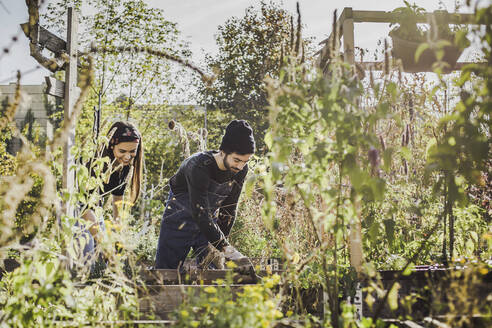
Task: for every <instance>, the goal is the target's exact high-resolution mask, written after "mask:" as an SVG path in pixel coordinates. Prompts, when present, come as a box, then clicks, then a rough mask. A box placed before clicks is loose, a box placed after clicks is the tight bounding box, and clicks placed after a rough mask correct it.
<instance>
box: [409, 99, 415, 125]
mask: <svg viewBox="0 0 492 328" xmlns="http://www.w3.org/2000/svg"><path fill="white" fill-rule="evenodd" d="M408 114H409V115H410V121H413V114H414V112H413V99H412V98H410V99H409V100H408Z"/></svg>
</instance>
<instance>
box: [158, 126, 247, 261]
mask: <svg viewBox="0 0 492 328" xmlns="http://www.w3.org/2000/svg"><path fill="white" fill-rule="evenodd" d="M254 151H255V140H254V138H253V130H252V129H251V127H250V125H249V124H248V123H247V122H246V121H244V120H233V121H232V122H230V123H229V125H228V126H227V128H226V131H225V134H224V136H223V137H222V142H221V145H220V148H219V151H205V152H201V153H197V154H194V155H192V156H190V157H189V158H187V159H186V160H184V161H183V163H182V164H181V166H180V168H179V170H178V172H177V173H176V174H175V175H174V176H173V177H172V178H171V179H170V181H169V185H170V193H169V198H168V201H167V204H166V210H165V211H164V215H163V218H162V223H161V231H160V234H159V242H158V246H157V254H156V263H155V267H156V269H176V268H178V267H179V266H181V265H182V264H183V262H184V260H185V258H186V257H187V255H188V253H189V251H190V249H193V252H194V255H195V256H196V257H197V260H198V263H201V262H202V260H203V259H204V257H205V256H206V255H207V254H208V252H209V251H210V250H211V249H212V247H211V246H213V247H215V248H216V249H217V250H218V251H219V252H220V253H219V255H220V256H221V257H222V258H224V259H225V260H227V261H233V262H235V263H236V264H238V265H239V267H240V268H243V269H244V268H250V267H251V262H250V261H249V259H248V258H247V257H245V256H244V255H242V254H241V253H240V252H239V251H237V250H236V249H235V248H234V247H233V246H231V245H229V243H228V241H227V237H228V236H229V233H230V231H231V228H232V226H233V224H234V220H235V217H236V207H237V201H238V199H239V195H240V193H241V189H242V186H243V182H244V178H245V177H246V174H247V173H248V164H247V163H248V161H249V159H250V158H251V156H252V155H253V153H254Z"/></svg>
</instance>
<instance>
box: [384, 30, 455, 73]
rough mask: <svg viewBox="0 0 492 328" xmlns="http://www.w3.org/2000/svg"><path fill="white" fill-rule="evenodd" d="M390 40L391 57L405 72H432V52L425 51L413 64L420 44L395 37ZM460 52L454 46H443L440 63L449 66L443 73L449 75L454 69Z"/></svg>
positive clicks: (433, 58) (433, 60)
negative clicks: (391, 46)
mask: <svg viewBox="0 0 492 328" xmlns="http://www.w3.org/2000/svg"><path fill="white" fill-rule="evenodd" d="M391 39H392V40H393V57H394V58H397V59H400V60H401V62H402V65H403V70H404V71H405V72H409V73H416V72H432V71H433V70H432V65H433V64H434V63H435V62H436V61H437V58H436V55H435V53H434V51H433V50H431V49H429V48H427V49H425V50H424V51H423V52H422V54H421V55H420V57H419V61H418V62H415V52H416V51H417V48H418V47H419V45H420V44H421V43H420V42H415V41H408V40H404V39H401V38H399V37H396V36H391ZM462 52H463V50H462V49H460V48H458V47H456V46H454V45H450V46H444V57H443V58H442V61H444V62H445V63H447V64H448V65H449V67H446V68H445V69H444V73H449V72H451V71H452V70H453V69H454V67H455V66H456V62H457V61H458V58H459V57H460V56H461V53H462Z"/></svg>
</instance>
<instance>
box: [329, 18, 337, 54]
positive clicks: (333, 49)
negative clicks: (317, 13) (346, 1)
mask: <svg viewBox="0 0 492 328" xmlns="http://www.w3.org/2000/svg"><path fill="white" fill-rule="evenodd" d="M332 35H333V38H332V40H331V41H332V43H331V51H330V53H331V56H333V57H334V54H335V51H336V48H337V40H338V29H337V10H336V9H335V11H333V32H332ZM333 57H331V58H333Z"/></svg>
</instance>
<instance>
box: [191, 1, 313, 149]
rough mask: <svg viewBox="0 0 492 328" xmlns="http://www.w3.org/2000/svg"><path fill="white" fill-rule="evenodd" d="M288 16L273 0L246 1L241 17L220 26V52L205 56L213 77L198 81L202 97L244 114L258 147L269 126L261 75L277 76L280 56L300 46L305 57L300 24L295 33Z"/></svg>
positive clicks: (213, 104) (208, 102)
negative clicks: (207, 81)
mask: <svg viewBox="0 0 492 328" xmlns="http://www.w3.org/2000/svg"><path fill="white" fill-rule="evenodd" d="M292 20H293V17H292V15H291V14H290V13H288V12H287V11H285V10H284V9H282V8H281V7H280V5H278V4H276V3H274V2H269V3H267V2H264V1H262V2H261V3H260V5H259V8H258V9H256V8H255V7H253V6H251V7H248V8H247V9H246V13H245V15H244V17H241V18H237V17H232V18H230V19H229V20H227V21H226V23H225V24H224V25H221V26H219V31H218V33H217V37H216V42H217V46H218V48H219V51H218V54H217V55H216V56H211V55H209V56H207V57H206V59H205V61H206V63H207V66H208V68H209V70H210V71H211V72H213V73H214V74H215V75H216V79H215V80H214V81H213V83H212V85H207V84H201V85H199V94H200V97H201V99H200V101H201V103H202V104H204V105H205V106H207V107H211V108H218V109H221V110H224V111H226V112H228V113H230V114H232V115H233V116H234V117H237V118H240V119H246V120H248V121H249V122H250V123H251V124H252V126H253V130H254V132H255V136H256V140H257V143H258V146H259V148H262V147H263V136H264V134H265V132H266V129H267V127H268V125H267V124H268V120H267V116H268V109H267V105H268V100H267V97H268V96H267V90H266V88H265V81H264V80H265V78H269V77H270V78H277V77H278V74H279V72H280V68H281V66H282V65H283V59H284V56H288V55H290V54H300V53H301V52H302V53H303V55H302V56H303V57H307V56H305V55H304V51H305V50H304V47H305V46H304V43H305V42H306V41H305V40H301V36H300V33H299V32H300V26H297V29H298V33H297V35H295V34H294V28H295V27H294V25H293V22H292ZM296 43H297V45H296ZM299 44H300V45H299ZM300 47H302V49H301V48H300Z"/></svg>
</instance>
